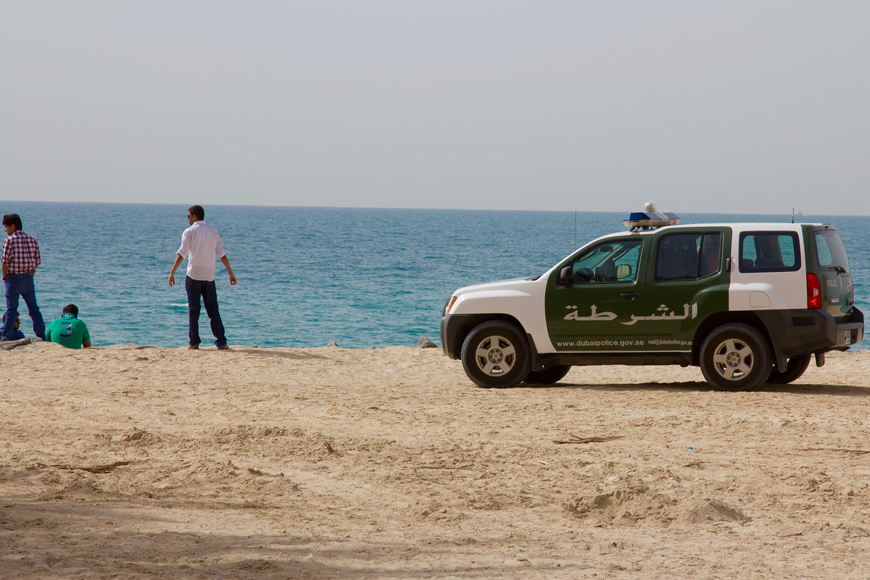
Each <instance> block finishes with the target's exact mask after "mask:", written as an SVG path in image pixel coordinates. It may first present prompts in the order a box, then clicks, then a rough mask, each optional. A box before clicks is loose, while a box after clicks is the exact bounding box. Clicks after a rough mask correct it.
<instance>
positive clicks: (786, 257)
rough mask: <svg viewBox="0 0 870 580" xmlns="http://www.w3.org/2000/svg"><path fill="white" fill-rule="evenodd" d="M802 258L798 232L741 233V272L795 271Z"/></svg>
mask: <svg viewBox="0 0 870 580" xmlns="http://www.w3.org/2000/svg"><path fill="white" fill-rule="evenodd" d="M800 268H801V259H800V250H799V246H798V235H797V233H796V232H744V233H742V234H740V271H741V272H794V271H796V270H800Z"/></svg>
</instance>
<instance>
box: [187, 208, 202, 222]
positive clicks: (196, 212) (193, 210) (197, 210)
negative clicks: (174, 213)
mask: <svg viewBox="0 0 870 580" xmlns="http://www.w3.org/2000/svg"><path fill="white" fill-rule="evenodd" d="M187 213H189V214H193V215H195V216H196V219H198V220H204V219H205V210H204V209H202V206H201V205H192V206H190V209H188V210H187Z"/></svg>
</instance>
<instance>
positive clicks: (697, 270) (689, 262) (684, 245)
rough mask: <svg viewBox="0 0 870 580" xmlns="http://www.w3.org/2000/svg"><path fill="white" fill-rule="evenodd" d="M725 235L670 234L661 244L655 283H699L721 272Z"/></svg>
mask: <svg viewBox="0 0 870 580" xmlns="http://www.w3.org/2000/svg"><path fill="white" fill-rule="evenodd" d="M721 256H722V234H720V233H718V232H707V233H703V232H694V233H680V234H670V235H667V236H664V237H662V238H661V240H659V245H658V250H657V254H656V280H659V281H669V280H697V279H699V278H705V277H707V276H711V275H713V274H716V273H717V272H719V268H720V264H721V262H722V259H721Z"/></svg>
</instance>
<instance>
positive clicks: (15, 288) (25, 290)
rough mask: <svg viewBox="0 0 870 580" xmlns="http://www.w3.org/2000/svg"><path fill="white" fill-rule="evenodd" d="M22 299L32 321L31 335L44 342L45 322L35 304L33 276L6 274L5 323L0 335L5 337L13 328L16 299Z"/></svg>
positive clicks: (16, 309)
mask: <svg viewBox="0 0 870 580" xmlns="http://www.w3.org/2000/svg"><path fill="white" fill-rule="evenodd" d="M19 297H21V298H24V303H25V304H27V311H28V312H29V313H30V318H31V319H32V320H33V334H35V335H36V336H38V337H39V338H41V339H42V340H45V321H44V320H42V313H40V312H39V306H37V304H36V288H35V287H34V285H33V274H8V275H7V276H6V322H4V323H3V329H2V330H0V335H2V336H7V335H9V334H10V333H11V332H12V330H13V329H14V328H15V313H16V312H18V298H19Z"/></svg>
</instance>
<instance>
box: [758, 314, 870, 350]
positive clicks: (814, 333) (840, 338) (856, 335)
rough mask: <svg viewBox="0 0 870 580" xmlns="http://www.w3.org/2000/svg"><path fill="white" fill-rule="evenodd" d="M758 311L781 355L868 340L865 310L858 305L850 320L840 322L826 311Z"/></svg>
mask: <svg viewBox="0 0 870 580" xmlns="http://www.w3.org/2000/svg"><path fill="white" fill-rule="evenodd" d="M757 314H758V316H759V317H760V318H761V320H762V322H764V325H765V327H766V328H767V332H768V334H769V335H770V338H771V341H772V342H773V348H774V350H776V353H777V355H781V356H784V357H786V358H791V357H793V356H798V355H802V354H811V353H817V352H827V351H829V350H846V349H847V348H849V347H850V346H851V345H853V344H855V343H857V342H861V341H862V340H864V313H863V312H861V311H860V310H858V309H857V308H855V307H853V308H852V315H851V317H850V318H849V320H848V321H846V322H840V323H837V321H836V320H834V317H833V316H831V315H830V314H829V313H828V312H826V311H824V310H807V309H799V310H770V311H759V312H757ZM778 358H779V357H778Z"/></svg>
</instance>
